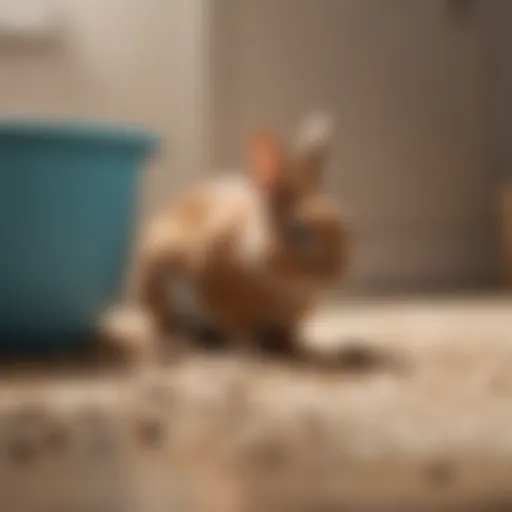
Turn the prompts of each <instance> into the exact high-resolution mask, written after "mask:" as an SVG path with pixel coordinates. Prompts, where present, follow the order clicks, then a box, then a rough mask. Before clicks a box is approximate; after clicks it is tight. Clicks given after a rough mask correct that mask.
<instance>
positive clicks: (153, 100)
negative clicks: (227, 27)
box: [0, 0, 207, 208]
mask: <svg viewBox="0 0 512 512" xmlns="http://www.w3.org/2000/svg"><path fill="white" fill-rule="evenodd" d="M206 1H207V0H206ZM61 3H62V4H63V15H64V20H65V27H64V31H65V33H64V34H63V36H62V37H61V40H59V41H58V42H55V43H52V44H47V45H44V46H35V45H30V44H24V43H22V42H19V43H16V44H10V43H6V42H3V43H2V42H0V111H6V110H7V111H10V112H15V113H20V112H21V113H27V114H30V115H32V114H42V115H50V116H54V115H58V116H86V117H91V118H101V119H106V120H114V121H127V122H135V123H141V124H142V125H144V126H148V127H149V128H152V129H154V130H156V131H157V132H158V133H161V134H162V135H163V136H164V137H165V138H166V142H167V144H168V145H167V147H166V153H165V155H164V159H163V160H162V161H160V162H159V163H158V165H156V166H155V168H154V169H153V170H152V171H151V175H150V180H149V186H148V188H147V190H146V197H145V199H146V200H145V204H146V205H147V207H148V208H150V207H153V206H156V205H157V204H159V203H161V201H162V200H163V198H164V197H165V195H166V193H167V191H168V190H169V189H173V188H174V187H176V186H177V187H180V186H182V184H183V183H184V182H187V181H188V180H189V179H190V177H191V175H192V174H194V173H196V172H198V171H199V169H200V168H201V167H202V166H203V164H204V159H205V157H206V156H205V144H204V136H205V133H204V125H203V121H204V120H203V115H204V114H203V110H204V105H203V98H204V95H203V89H202V88H203V87H205V86H206V82H205V79H204V77H203V76H202V75H203V73H204V72H205V68H204V62H203V35H204V23H205V22H206V20H205V11H204V9H203V7H204V4H205V3H206V2H205V0H62V1H61Z"/></svg>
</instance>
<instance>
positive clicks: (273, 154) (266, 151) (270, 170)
mask: <svg viewBox="0 0 512 512" xmlns="http://www.w3.org/2000/svg"><path fill="white" fill-rule="evenodd" d="M248 156H249V170H250V173H251V177H252V179H253V181H254V183H255V184H256V185H257V186H258V188H259V189H260V190H262V191H263V192H264V193H265V194H268V195H274V194H275V193H276V192H277V190H278V189H279V187H280V185H281V183H282V180H283V177H284V172H285V156H284V150H283V147H282V146H281V144H280V142H279V141H278V140H277V138H276V137H275V136H273V135H271V134H269V133H263V132H260V133H255V134H253V135H252V137H251V138H250V141H249V155H248Z"/></svg>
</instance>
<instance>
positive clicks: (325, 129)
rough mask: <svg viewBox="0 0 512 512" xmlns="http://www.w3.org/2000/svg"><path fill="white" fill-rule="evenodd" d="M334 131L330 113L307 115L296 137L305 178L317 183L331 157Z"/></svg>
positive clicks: (298, 161) (298, 160)
mask: <svg viewBox="0 0 512 512" xmlns="http://www.w3.org/2000/svg"><path fill="white" fill-rule="evenodd" d="M332 132H333V125H332V120H331V118H330V116H329V115H327V114H325V113H321V112H317V113H314V114H312V115H310V116H309V117H307V118H306V119H305V120H304V122H303V123H302V125H301V126H300V127H299V130H298V134H297V139H296V150H295V151H296V157H297V163H298V167H299V170H300V172H301V173H303V174H304V176H303V178H304V179H305V181H306V182H307V183H309V184H310V185H317V184H318V182H319V181H320V180H321V178H322V174H323V171H324V169H325V166H326V164H327V160H328V158H329V150H330V145H331V139H332Z"/></svg>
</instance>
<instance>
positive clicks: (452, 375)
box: [0, 298, 512, 512]
mask: <svg viewBox="0 0 512 512" xmlns="http://www.w3.org/2000/svg"><path fill="white" fill-rule="evenodd" d="M306 334H307V336H308V338H309V339H311V340H315V343H316V344H317V345H318V346H319V347H321V348H322V349H324V350H333V351H336V352H337V353H339V351H340V350H342V351H343V350H345V352H346V354H347V355H348V356H347V359H346V365H345V366H344V368H343V369H339V370H337V371H329V372H327V371H323V372H320V371H315V370H312V369H307V368H303V367H301V368H299V367H293V366H291V365H286V364H282V363H278V362H273V363H270V362H268V361H267V362H262V361H257V360H255V359H254V358H252V359H240V358H235V357H221V356H217V357H205V356H194V357H188V358H185V359H184V360H182V361H180V362H179V363H177V364H174V365H166V366H163V367H160V368H159V369H158V370H156V369H155V370H151V371H150V370H148V369H147V368H146V369H144V370H141V369H135V370H133V369H132V370H129V371H128V370H127V371H125V372H119V371H116V372H112V371H110V370H102V371H100V372H98V373H97V374H96V375H93V372H92V370H91V371H84V372H81V373H80V375H78V374H76V373H75V372H74V371H68V372H55V373H53V374H52V375H49V373H50V372H49V371H46V372H45V371H41V369H39V371H38V372H37V374H36V373H34V377H32V378H30V379H29V378H28V375H31V374H30V372H29V373H24V374H23V377H19V376H18V377H16V372H10V373H9V374H7V373H5V377H4V379H3V382H2V383H1V386H0V411H1V416H0V421H1V424H0V436H1V438H0V443H1V446H0V449H1V450H2V452H1V454H0V456H1V459H0V501H1V503H0V510H12V512H17V511H18V510H19V512H31V511H34V512H39V511H41V512H42V511H45V512H46V511H47V510H48V511H50V510H52V511H53V510H70V511H71V510H95V511H98V510H109V511H112V512H113V511H115V510H123V511H129V510H134V511H136V512H139V511H141V512H142V511H144V512H151V511H153V510H154V511H155V512H159V511H170V510H176V511H177V512H179V511H180V510H192V511H193V510H198V511H203V510H204V511H208V512H215V511H220V512H229V511H230V510H232V511H243V512H246V511H247V512H250V511H253V510H254V511H265V512H273V511H276V512H277V511H287V510H290V511H297V512H301V511H324V510H329V511H338V510H339V511H342V510H343V511H344V510H376V511H380V510H393V511H394V510H404V511H409V510H482V511H484V510H485V511H487V510H512V371H511V367H512V299H507V298H493V299H482V298H480V299H452V300H414V301H406V300H395V301H375V302H369V301H365V302H361V303H357V304H356V303H353V302H352V303H346V304H338V305H336V306H335V307H332V308H330V309H326V310H325V311H324V312H323V313H322V314H321V315H320V316H319V317H318V318H316V319H315V320H314V322H312V323H311V325H309V326H308V327H307V329H306ZM374 356H375V357H374ZM13 377H14V378H13ZM66 500H67V501H66ZM108 500H110V501H108ZM87 503H88V505H86V504H87ZM79 504H81V506H80V507H79V506H78V505H79ZM107 505H108V507H107ZM84 506H85V508H84ZM187 506H188V508H187Z"/></svg>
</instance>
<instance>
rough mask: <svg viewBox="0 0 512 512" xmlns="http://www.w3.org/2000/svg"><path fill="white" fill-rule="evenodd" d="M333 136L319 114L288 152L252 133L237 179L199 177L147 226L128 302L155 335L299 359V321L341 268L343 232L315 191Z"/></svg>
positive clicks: (329, 204) (345, 248)
mask: <svg viewBox="0 0 512 512" xmlns="http://www.w3.org/2000/svg"><path fill="white" fill-rule="evenodd" d="M331 135H332V130H331V124H330V121H329V119H328V118H327V116H325V115H321V114H316V115H313V116H310V117H309V118H307V119H306V121H305V123H303V125H302V126H301V127H300V129H299V132H298V136H297V138H296V140H295V144H292V145H286V144H284V143H283V142H282V141H280V140H279V138H278V137H277V136H276V135H274V134H272V133H270V132H259V133H255V134H253V135H252V136H251V137H250V139H249V144H248V148H247V157H248V158H247V164H246V167H247V169H246V172H245V173H244V174H243V175H240V174H231V173H226V174H225V175H220V176H219V175H216V176H212V177H210V178H209V179H206V180H203V181H202V182H201V183H199V184H198V185H197V186H194V187H191V189H190V190H189V191H188V192H186V193H185V194H184V195H182V196H181V197H180V198H179V200H178V201H176V202H175V203H174V204H172V205H171V206H170V207H169V208H167V209H165V210H164V211H163V212H161V213H160V214H159V215H158V216H157V217H156V218H155V219H153V220H152V222H151V225H150V227H149V228H148V230H147V232H146V233H145V236H144V237H143V241H142V247H141V252H140V263H139V265H140V266H139V271H140V275H139V278H138V282H137V286H136V292H135V293H136V297H135V300H136V301H137V302H138V303H139V304H141V305H142V306H143V307H144V308H145V310H146V311H148V312H149V313H150V315H151V317H152V319H153V321H154V325H155V326H156V329H157V332H160V333H187V334H189V335H191V337H192V338H193V339H196V341H198V342H201V343H203V344H204V345H206V346H210V347H211V346H220V345H222V344H223V343H225V344H228V345H230V346H233V347H238V348H242V349H247V348H249V349H253V348H257V349H259V350H263V351H269V352H272V353H274V354H283V355H288V354H294V353H299V352H300V350H301V349H300V346H301V344H300V343H299V342H298V340H299V328H300V325H301V323H302V321H303V320H304V319H305V318H307V315H308V314H310V313H311V312H312V311H313V308H314V306H315V305H316V303H317V302H318V299H319V298H320V297H321V294H322V292H323V291H325V290H327V289H328V288H329V286H330V285H332V284H333V283H335V282H336V280H338V279H340V278H341V277H343V275H344V273H345V272H346V270H347V267H348V262H349V254H350V235H349V230H348V227H347V226H346V223H345V222H344V220H343V216H342V214H341V211H340V210H339V208H338V205H337V203H336V201H335V200H334V198H330V197H329V196H328V195H327V194H326V193H325V192H323V191H322V187H321V179H322V174H323V171H324V168H325V166H326V163H327V160H328V156H329V144H330V140H331Z"/></svg>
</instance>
